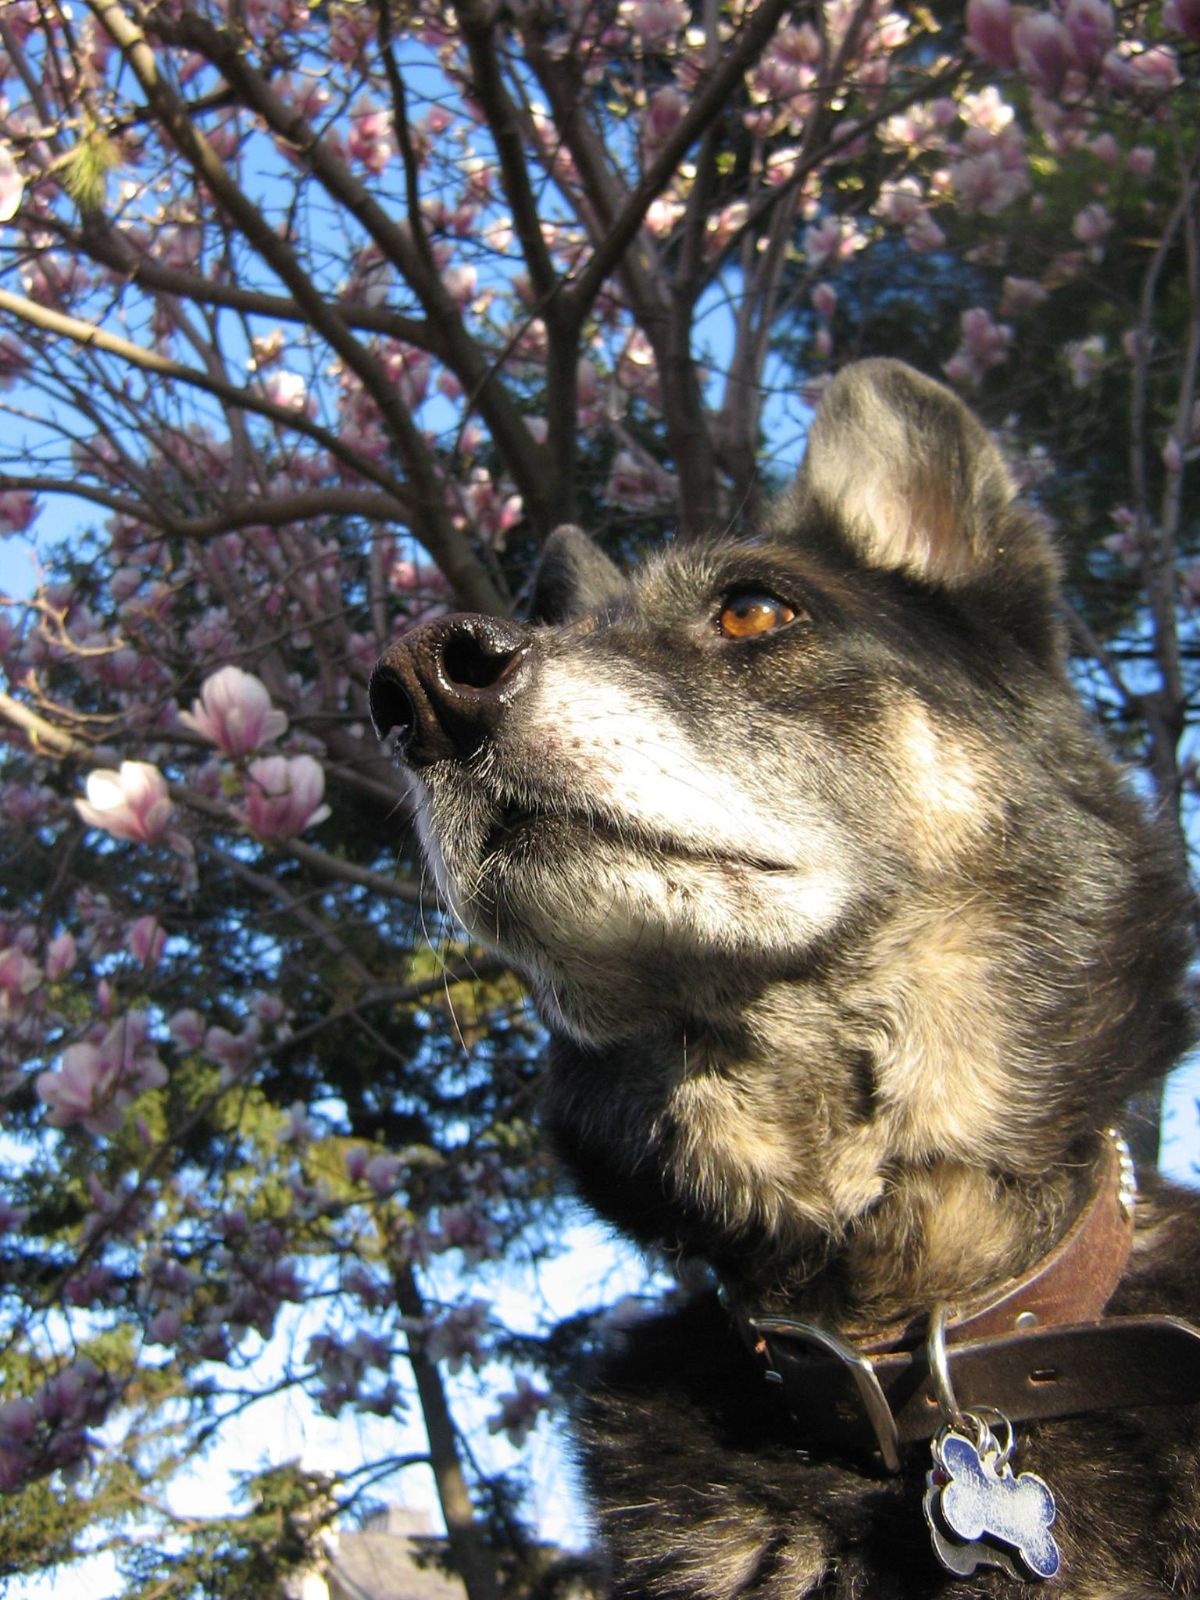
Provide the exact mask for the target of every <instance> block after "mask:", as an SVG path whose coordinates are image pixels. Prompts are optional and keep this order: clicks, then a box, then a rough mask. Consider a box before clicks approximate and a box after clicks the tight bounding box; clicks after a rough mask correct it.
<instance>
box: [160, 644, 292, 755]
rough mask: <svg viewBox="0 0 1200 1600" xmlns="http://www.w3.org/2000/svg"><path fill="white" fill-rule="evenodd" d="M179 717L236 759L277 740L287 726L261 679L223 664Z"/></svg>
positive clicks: (239, 668) (205, 681)
mask: <svg viewBox="0 0 1200 1600" xmlns="http://www.w3.org/2000/svg"><path fill="white" fill-rule="evenodd" d="M179 720H180V721H181V722H182V723H183V724H184V725H185V727H189V728H193V729H194V730H195V731H196V732H197V733H198V734H200V736H201V737H202V738H204V739H208V740H209V741H210V742H211V743H212V744H215V745H216V747H217V749H218V750H220V751H221V752H222V753H223V754H224V755H227V756H231V757H233V758H234V759H235V760H236V759H238V758H239V757H241V756H248V755H252V754H253V752H254V751H255V750H258V749H260V748H261V747H262V746H263V745H264V744H268V743H270V742H271V741H272V740H274V739H278V738H279V736H280V735H281V734H282V733H283V732H284V731H285V729H286V728H287V725H288V724H287V717H286V716H285V715H284V713H283V712H282V711H276V710H275V709H273V707H272V705H271V697H270V695H269V694H268V693H267V688H266V685H265V684H264V683H263V682H262V680H261V678H256V677H255V676H254V674H253V673H252V672H243V671H242V669H241V667H222V668H221V670H220V671H219V672H214V673H213V674H212V676H211V677H210V678H206V679H205V680H204V683H203V684H202V685H201V688H200V698H199V700H194V701H193V702H192V709H191V710H190V711H181V712H180V713H179Z"/></svg>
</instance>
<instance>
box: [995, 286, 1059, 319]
mask: <svg viewBox="0 0 1200 1600" xmlns="http://www.w3.org/2000/svg"><path fill="white" fill-rule="evenodd" d="M1003 288H1004V294H1003V297H1002V299H1001V301H1000V310H1001V312H1002V313H1003V315H1004V316H1006V317H1012V316H1016V315H1017V314H1018V313H1020V312H1022V311H1033V310H1034V309H1035V308H1036V307H1037V306H1040V305H1041V304H1042V302H1043V301H1044V300H1045V299H1046V297H1047V295H1048V294H1049V292H1050V291H1049V290H1048V289H1046V288H1044V287H1043V286H1042V284H1040V283H1039V282H1038V281H1037V279H1036V278H1005V280H1004V285H1003Z"/></svg>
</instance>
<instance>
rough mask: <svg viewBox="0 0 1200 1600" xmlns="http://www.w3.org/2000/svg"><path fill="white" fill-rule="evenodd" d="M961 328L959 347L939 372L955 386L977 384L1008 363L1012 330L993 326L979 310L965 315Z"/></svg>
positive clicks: (974, 307)
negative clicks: (1003, 363)
mask: <svg viewBox="0 0 1200 1600" xmlns="http://www.w3.org/2000/svg"><path fill="white" fill-rule="evenodd" d="M960 324H961V327H962V343H961V344H960V345H959V347H958V349H957V350H956V351H955V352H954V354H953V355H952V356H951V358H950V360H949V361H946V362H943V364H942V371H943V372H944V373H945V374H946V376H947V377H948V378H950V379H951V381H952V382H954V383H969V384H978V383H979V382H980V381H981V380H982V378H983V376H984V374H985V373H986V372H989V371H990V370H991V368H992V367H998V366H999V365H1000V364H1001V362H1003V361H1005V360H1007V359H1008V352H1009V348H1010V346H1011V345H1012V339H1013V330H1012V328H1011V327H1010V326H1009V324H1008V323H1006V322H999V323H998V322H994V321H993V320H992V317H991V314H990V312H988V311H986V310H985V309H984V308H983V307H982V306H973V307H972V308H971V310H970V311H964V312H963V314H962V317H961V319H960Z"/></svg>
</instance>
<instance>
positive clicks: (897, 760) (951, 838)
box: [885, 697, 1002, 870]
mask: <svg viewBox="0 0 1200 1600" xmlns="http://www.w3.org/2000/svg"><path fill="white" fill-rule="evenodd" d="M885 750H886V752H887V754H888V755H889V756H890V758H891V777H892V781H893V783H894V784H895V787H896V792H897V797H898V800H899V807H900V813H901V821H902V824H903V829H904V835H903V837H904V843H905V844H906V845H907V846H908V848H909V849H910V850H911V851H912V852H913V855H914V858H915V860H916V862H917V864H918V865H920V866H922V867H925V868H926V869H933V870H937V869H939V868H942V867H947V866H953V865H955V864H956V863H957V862H958V861H960V860H961V858H962V856H963V855H964V854H966V853H967V852H968V851H970V850H971V849H973V848H974V847H976V846H977V845H978V844H979V842H980V840H981V839H982V838H983V837H985V835H986V834H987V833H988V832H989V831H990V830H992V829H994V828H996V827H998V826H999V825H1000V822H1001V819H1002V818H1001V811H1000V807H999V805H998V803H997V801H996V800H995V799H994V798H993V797H994V796H995V795H996V794H998V793H999V792H1001V785H1000V783H999V781H998V774H997V773H996V772H995V770H994V769H995V762H994V761H992V760H989V759H988V758H987V757H985V756H984V755H983V753H982V752H975V751H972V750H970V749H968V747H967V746H966V744H965V743H963V742H962V741H961V740H960V739H959V738H957V737H955V736H954V735H952V734H949V733H947V732H946V730H945V729H943V728H937V727H935V726H934V723H933V721H932V719H931V718H930V715H929V713H928V711H927V710H926V708H925V707H924V706H923V705H922V704H921V702H920V701H919V700H917V699H916V698H915V697H914V698H910V699H906V700H905V701H904V702H903V703H902V704H900V705H899V706H898V707H897V708H896V709H895V710H894V711H893V712H892V715H891V716H890V718H889V719H888V722H887V725H886V733H885Z"/></svg>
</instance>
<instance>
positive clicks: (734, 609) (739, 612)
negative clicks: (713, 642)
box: [717, 589, 796, 639]
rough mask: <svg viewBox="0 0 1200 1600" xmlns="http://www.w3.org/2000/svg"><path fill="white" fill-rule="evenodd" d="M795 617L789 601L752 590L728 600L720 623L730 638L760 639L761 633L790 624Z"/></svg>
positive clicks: (732, 596) (726, 635) (720, 617)
mask: <svg viewBox="0 0 1200 1600" xmlns="http://www.w3.org/2000/svg"><path fill="white" fill-rule="evenodd" d="M795 618H796V613H795V611H794V610H793V609H792V607H791V606H789V605H788V603H787V601H786V600H780V599H779V598H778V597H777V596H775V595H773V594H763V593H761V592H760V591H758V590H756V589H749V590H747V591H746V592H745V593H744V594H735V595H731V596H730V597H729V599H728V600H726V602H725V604H724V605H723V606H722V607H721V614H720V616H719V617H718V618H717V626H718V627H719V628H720V630H721V632H722V633H723V634H724V635H725V637H726V638H727V639H756V638H757V637H758V636H759V634H762V633H774V631H775V629H776V628H783V627H786V626H787V624H788V623H789V622H794V621H795Z"/></svg>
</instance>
